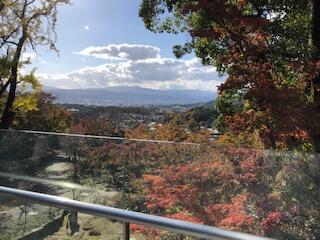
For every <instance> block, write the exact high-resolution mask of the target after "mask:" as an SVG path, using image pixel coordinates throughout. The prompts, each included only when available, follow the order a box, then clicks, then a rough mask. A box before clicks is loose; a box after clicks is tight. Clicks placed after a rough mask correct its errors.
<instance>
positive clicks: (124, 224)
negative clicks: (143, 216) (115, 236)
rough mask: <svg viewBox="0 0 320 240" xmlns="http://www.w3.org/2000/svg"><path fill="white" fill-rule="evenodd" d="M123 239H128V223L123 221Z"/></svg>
mask: <svg viewBox="0 0 320 240" xmlns="http://www.w3.org/2000/svg"><path fill="white" fill-rule="evenodd" d="M122 239H123V240H130V223H127V222H124V223H123V238H122Z"/></svg>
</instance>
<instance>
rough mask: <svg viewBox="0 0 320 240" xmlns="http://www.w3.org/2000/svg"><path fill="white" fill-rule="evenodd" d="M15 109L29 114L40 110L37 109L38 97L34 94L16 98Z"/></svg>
mask: <svg viewBox="0 0 320 240" xmlns="http://www.w3.org/2000/svg"><path fill="white" fill-rule="evenodd" d="M13 107H14V109H15V110H16V111H19V112H28V111H34V110H38V108H37V97H36V96H35V95H34V94H29V95H20V96H18V97H16V100H15V101H14V103H13Z"/></svg>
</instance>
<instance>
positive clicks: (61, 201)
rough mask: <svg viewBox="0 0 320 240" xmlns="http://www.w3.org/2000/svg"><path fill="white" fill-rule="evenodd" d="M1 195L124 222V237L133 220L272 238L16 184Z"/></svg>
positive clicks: (218, 235)
mask: <svg viewBox="0 0 320 240" xmlns="http://www.w3.org/2000/svg"><path fill="white" fill-rule="evenodd" d="M0 195H2V196H6V197H11V198H15V199H20V200H24V201H30V202H34V203H38V204H42V205H46V206H51V207H56V208H62V209H66V210H70V211H76V212H82V213H86V214H91V215H95V216H99V217H104V218H108V219H114V220H118V221H121V222H123V223H124V239H129V224H130V223H135V224H139V225H145V226H149V227H155V228H158V229H162V230H167V231H171V232H176V233H181V234H186V235H190V236H193V237H199V238H205V239H213V240H266V239H268V238H263V237H256V236H253V235H249V234H245V233H239V232H233V231H226V230H222V229H219V228H215V227H210V226H206V225H201V224H195V223H190V222H186V221H180V220H175V219H170V218H165V217H160V216H155V215H150V214H144V213H138V212H133V211H128V210H123V209H118V208H112V207H106V206H101V205H96V204H90V203H84V202H80V201H75V200H71V199H67V198H63V197H57V196H52V195H48V194H42V193H35V192H30V191H24V190H19V189H15V188H8V187H1V186H0Z"/></svg>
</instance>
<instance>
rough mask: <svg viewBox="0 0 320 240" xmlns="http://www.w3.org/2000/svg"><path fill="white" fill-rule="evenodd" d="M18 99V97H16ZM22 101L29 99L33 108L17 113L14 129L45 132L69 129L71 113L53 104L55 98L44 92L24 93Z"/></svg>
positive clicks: (66, 130)
mask: <svg viewBox="0 0 320 240" xmlns="http://www.w3.org/2000/svg"><path fill="white" fill-rule="evenodd" d="M18 98H19V96H18ZM21 98H22V100H23V101H26V99H29V98H30V99H31V100H30V101H34V103H33V104H34V108H33V109H30V108H27V109H26V110H25V111H18V112H17V115H16V118H15V120H14V122H13V127H14V128H15V129H22V130H35V131H45V132H68V131H69V130H70V128H71V120H72V113H71V112H70V111H68V110H67V109H66V108H64V107H63V106H60V105H58V104H56V103H55V102H54V100H55V98H54V97H53V96H52V95H50V94H48V93H45V92H42V91H39V92H36V93H34V94H32V93H26V94H24V95H23V96H22V97H21Z"/></svg>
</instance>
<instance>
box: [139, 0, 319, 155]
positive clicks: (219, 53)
mask: <svg viewBox="0 0 320 240" xmlns="http://www.w3.org/2000/svg"><path fill="white" fill-rule="evenodd" d="M318 5H319V3H318V1H311V0H302V1H295V0H289V1H284V0H271V1H267V2H266V1H259V0H235V1H227V0H219V1H211V0H174V1H172V0H143V1H142V4H141V8H140V16H141V17H142V18H143V20H144V23H145V26H146V27H147V28H148V29H150V30H151V31H154V32H164V31H165V32H169V33H179V32H186V33H188V34H189V35H190V36H191V38H190V41H188V42H186V43H185V44H184V45H182V46H174V53H175V54H176V56H177V57H181V56H183V55H184V54H186V53H190V52H192V51H194V52H195V54H196V55H197V56H198V57H200V58H201V59H202V62H203V64H208V65H214V66H216V67H217V70H218V71H219V72H220V73H221V74H228V78H227V80H226V82H225V83H223V84H222V85H221V86H220V87H219V91H220V94H222V95H230V94H236V95H239V94H240V95H241V99H242V104H244V108H243V109H242V110H241V111H240V112H235V113H233V114H232V115H230V116H228V117H224V118H223V121H224V122H225V123H226V125H227V131H228V132H233V133H234V136H238V135H239V133H245V134H247V135H249V134H253V133H256V132H258V135H259V136H260V138H261V139H262V141H263V143H264V145H265V146H266V147H272V148H275V147H297V146H304V144H307V143H309V142H312V143H313V144H314V146H315V148H316V149H320V148H319V146H318V143H319V140H320V139H319V136H320V135H319V130H318V129H319V126H318V120H317V119H319V111H318V110H315V107H314V106H319V103H320V100H319V99H320V98H318V96H319V91H320V88H319V87H318V86H319V83H318V82H320V81H319V74H318V72H319V70H318V68H319V54H318V52H319V46H320V37H319V32H320V31H319V26H318V25H319V22H320V21H318V18H319V13H318V12H320V10H319V9H320V6H318ZM310 16H312V17H311V18H310ZM279 103H281V104H279ZM297 116H298V117H297ZM248 123H250V124H248Z"/></svg>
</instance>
